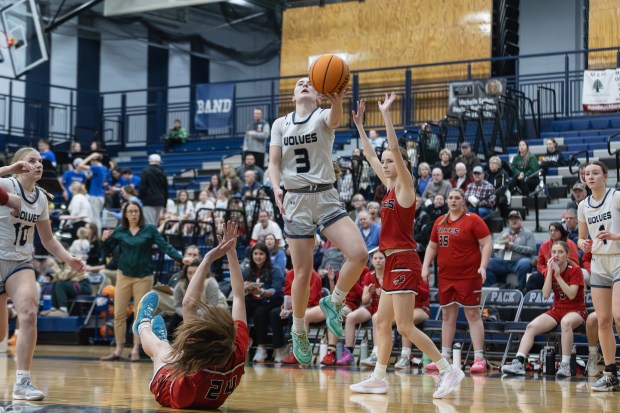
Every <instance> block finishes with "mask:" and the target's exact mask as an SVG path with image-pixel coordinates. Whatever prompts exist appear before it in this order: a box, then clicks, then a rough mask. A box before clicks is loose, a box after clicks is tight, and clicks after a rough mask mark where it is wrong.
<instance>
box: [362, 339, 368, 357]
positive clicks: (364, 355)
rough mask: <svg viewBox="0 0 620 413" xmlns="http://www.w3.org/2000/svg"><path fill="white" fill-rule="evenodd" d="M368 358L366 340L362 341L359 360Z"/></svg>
mask: <svg viewBox="0 0 620 413" xmlns="http://www.w3.org/2000/svg"><path fill="white" fill-rule="evenodd" d="M366 358H368V340H362V344H361V345H360V360H364V359H366Z"/></svg>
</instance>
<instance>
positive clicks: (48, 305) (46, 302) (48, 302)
mask: <svg viewBox="0 0 620 413" xmlns="http://www.w3.org/2000/svg"><path fill="white" fill-rule="evenodd" d="M51 309H52V296H51V294H44V295H43V311H48V310H51Z"/></svg>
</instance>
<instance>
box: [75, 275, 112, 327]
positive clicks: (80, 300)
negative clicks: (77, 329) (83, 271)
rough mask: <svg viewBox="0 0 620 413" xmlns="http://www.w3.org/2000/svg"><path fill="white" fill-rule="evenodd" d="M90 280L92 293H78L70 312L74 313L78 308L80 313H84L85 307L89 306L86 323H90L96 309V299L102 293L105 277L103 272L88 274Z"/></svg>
mask: <svg viewBox="0 0 620 413" xmlns="http://www.w3.org/2000/svg"><path fill="white" fill-rule="evenodd" d="M88 280H89V281H90V284H91V286H92V290H91V294H90V295H86V294H83V295H77V296H76V297H75V298H74V299H73V302H72V303H71V307H70V308H69V314H73V311H74V310H76V311H79V313H80V315H83V314H84V313H83V309H84V308H86V307H87V306H88V312H87V314H86V319H85V320H84V325H87V324H88V322H89V321H90V317H91V315H92V314H93V312H94V311H95V299H96V298H97V296H99V295H100V294H101V290H103V284H104V280H105V277H104V276H103V274H88ZM76 306H77V307H76Z"/></svg>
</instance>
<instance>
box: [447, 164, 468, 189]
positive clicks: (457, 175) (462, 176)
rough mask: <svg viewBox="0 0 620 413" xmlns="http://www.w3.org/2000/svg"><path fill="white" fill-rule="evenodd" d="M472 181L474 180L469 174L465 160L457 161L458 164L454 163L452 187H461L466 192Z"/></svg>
mask: <svg viewBox="0 0 620 413" xmlns="http://www.w3.org/2000/svg"><path fill="white" fill-rule="evenodd" d="M472 182H474V180H473V178H472V177H471V175H470V174H469V171H468V170H467V166H465V164H464V163H463V162H457V163H456V165H454V178H452V179H450V185H452V188H456V189H460V190H461V191H463V192H465V191H466V190H467V185H469V184H471V183H472Z"/></svg>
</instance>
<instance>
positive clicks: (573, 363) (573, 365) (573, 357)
mask: <svg viewBox="0 0 620 413" xmlns="http://www.w3.org/2000/svg"><path fill="white" fill-rule="evenodd" d="M570 375H571V376H575V375H577V347H576V346H573V350H572V351H571V353H570Z"/></svg>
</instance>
